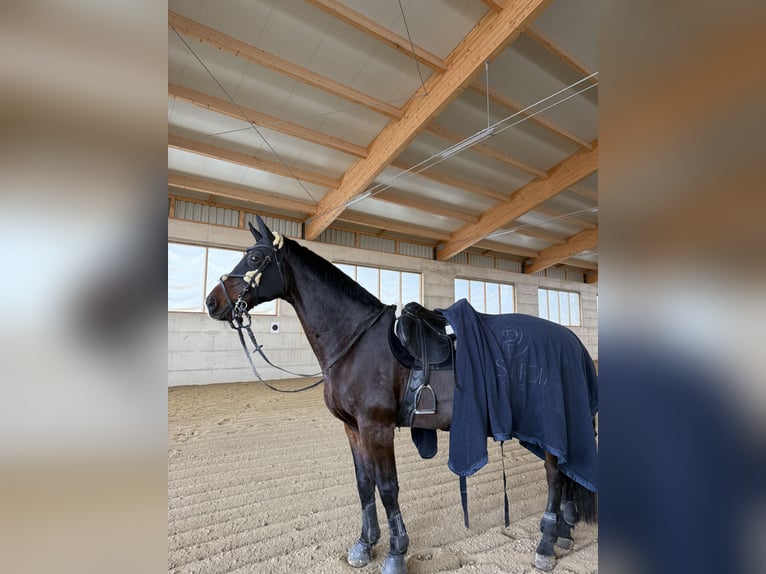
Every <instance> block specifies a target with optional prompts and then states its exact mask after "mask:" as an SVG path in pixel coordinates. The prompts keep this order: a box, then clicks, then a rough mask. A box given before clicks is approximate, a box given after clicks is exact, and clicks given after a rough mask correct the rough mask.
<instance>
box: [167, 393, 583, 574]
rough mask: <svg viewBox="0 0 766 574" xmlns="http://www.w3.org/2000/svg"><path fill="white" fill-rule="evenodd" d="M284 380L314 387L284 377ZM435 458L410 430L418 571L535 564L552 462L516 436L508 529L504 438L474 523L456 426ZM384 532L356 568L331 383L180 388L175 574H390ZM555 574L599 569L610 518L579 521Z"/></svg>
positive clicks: (172, 503) (404, 485) (173, 496)
mask: <svg viewBox="0 0 766 574" xmlns="http://www.w3.org/2000/svg"><path fill="white" fill-rule="evenodd" d="M277 384H278V385H279V386H281V387H283V388H290V387H293V388H295V387H297V386H299V385H300V384H301V383H295V382H292V381H287V382H278V383H277ZM439 441H440V442H439V454H438V455H437V456H436V457H435V458H433V459H431V460H423V459H421V458H420V457H419V456H418V454H417V451H416V450H415V447H414V446H413V445H412V442H411V440H410V436H409V430H408V429H402V430H400V431H397V434H396V453H397V459H396V460H397V468H398V471H399V486H400V497H399V502H400V506H401V511H402V516H403V517H404V520H405V523H406V525H407V530H408V533H409V535H410V540H411V542H410V549H409V552H408V554H407V565H408V570H409V573H410V574H431V573H436V572H452V571H458V570H459V571H460V572H461V573H482V574H484V573H486V574H494V573H527V572H529V573H532V572H538V571H537V570H535V569H534V567H533V565H532V560H533V558H534V550H535V546H536V543H537V541H538V536H539V528H538V525H539V521H540V517H541V515H542V512H543V509H544V506H545V500H546V486H545V472H544V470H543V463H542V461H541V460H539V459H538V458H536V457H535V456H534V455H532V454H531V453H529V452H527V451H526V450H525V449H524V448H522V447H521V446H520V445H519V444H518V443H517V442H516V441H512V442H510V443H507V444H506V445H505V464H506V469H507V473H508V495H509V499H510V505H511V506H510V513H511V525H510V527H509V528H505V527H504V526H503V492H502V488H503V482H502V467H501V459H500V447H499V444H497V443H494V442H493V441H491V440H490V441H489V442H490V444H489V457H490V462H489V464H488V465H487V466H486V467H484V468H483V469H482V470H480V471H479V472H478V473H476V474H475V475H473V476H472V477H469V479H468V497H469V511H470V519H471V528H470V529H466V528H464V527H463V519H462V511H461V508H460V495H459V489H458V479H457V476H455V475H454V474H452V473H451V472H450V471H449V470H448V468H447V452H448V446H449V435H448V434H447V433H439ZM378 515H379V516H380V517H381V530H382V535H381V542H380V543H379V544H378V545H377V546H376V548H375V554H374V560H373V562H372V563H371V564H370V565H368V566H366V567H365V568H362V569H355V568H351V567H350V566H349V565H348V564H346V561H345V556H346V552H347V550H348V548H349V547H350V546H351V545H352V544H353V543H354V542H355V541H356V539H357V537H358V535H359V531H360V526H361V514H360V505H359V499H358V496H357V493H356V483H355V479H354V470H353V461H352V459H351V451H350V449H349V446H348V442H347V440H346V435H345V433H344V432H343V425H342V423H341V422H340V421H338V420H336V419H335V418H333V416H332V415H331V414H330V413H329V411H328V410H327V409H326V408H325V406H324V401H323V399H322V387H321V386H320V387H319V388H317V389H312V390H311V391H307V392H305V393H299V394H280V393H275V392H273V391H269V390H267V389H265V388H263V387H262V386H261V385H259V384H257V383H238V384H222V385H210V386H189V387H173V388H170V389H169V390H168V571H169V572H173V573H192V572H194V573H197V572H199V573H224V572H238V573H245V572H247V573H257V574H271V573H274V574H278V573H285V574H286V573H290V574H294V573H316V574H334V573H338V574H341V573H344V574H353V573H355V572H358V573H359V574H367V573H376V572H380V567H381V565H382V563H383V559H384V557H385V553H386V551H387V549H388V529H387V525H386V522H385V511H384V509H383V505H382V503H381V502H380V499H378ZM557 553H558V555H559V560H558V561H557V564H556V568H555V569H554V571H553V572H554V573H558V574H565V573H577V574H589V573H593V572H597V571H598V528H597V527H594V526H591V525H584V524H583V525H579V526H578V527H577V529H576V531H575V547H574V549H573V550H571V551H569V552H566V551H562V550H559V549H557Z"/></svg>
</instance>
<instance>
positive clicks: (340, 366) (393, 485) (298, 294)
mask: <svg viewBox="0 0 766 574" xmlns="http://www.w3.org/2000/svg"><path fill="white" fill-rule="evenodd" d="M256 223H257V226H258V228H257V229H256V228H255V227H254V226H253V224H252V223H249V228H250V232H251V233H252V235H253V237H254V238H255V244H254V245H253V246H252V247H250V248H249V249H247V251H246V253H245V255H244V257H243V258H242V259H241V260H240V261H239V263H237V265H236V266H235V267H234V269H232V271H231V272H230V273H229V274H228V275H224V276H222V277H221V278H220V280H219V282H218V284H217V285H216V286H215V287H214V288H213V289H212V290H211V292H210V293H209V295H208V296H207V298H206V300H205V305H206V307H207V310H208V314H209V315H210V317H212V318H213V319H216V320H220V321H228V322H230V323H231V325H232V326H235V324H236V323H237V322H241V321H242V315H243V314H245V315H246V313H247V310H249V309H251V308H252V307H253V306H255V305H257V304H259V303H262V302H265V301H271V300H273V299H276V298H281V299H282V300H284V301H286V302H287V303H289V304H291V305H292V306H293V307H294V309H295V312H296V314H297V316H298V319H299V320H300V322H301V325H302V326H303V329H304V332H305V334H306V337H307V338H308V341H309V343H310V345H311V348H312V350H313V352H314V354H315V355H316V358H317V359H318V361H319V365H320V367H321V369H322V374H323V375H324V402H325V404H326V406H327V408H328V409H329V410H330V412H331V413H332V414H333V415H334V416H335V417H336V418H338V419H339V420H340V421H341V422H342V423H343V425H344V430H345V433H346V436H347V437H348V441H349V445H350V447H351V454H352V458H353V461H354V469H355V473H356V484H357V490H358V493H359V500H360V502H361V534H360V536H359V538H358V540H357V541H356V542H355V543H354V544H353V545H352V546H351V548H350V549H349V551H348V555H347V561H348V563H349V564H350V565H351V566H353V567H356V568H361V567H363V566H365V565H367V564H369V563H370V562H371V560H372V554H373V547H374V546H375V544H376V543H377V542H378V541H379V539H380V536H381V530H380V526H379V523H378V515H377V509H376V503H375V489H376V488H377V490H378V493H379V494H380V498H381V501H382V502H383V506H384V507H385V512H386V518H387V521H388V528H389V550H388V553H387V555H386V557H385V560H384V563H383V566H382V573H383V574H406V572H407V566H406V562H405V558H404V556H405V554H406V552H407V549H408V547H409V542H410V538H409V535H408V533H407V529H406V527H405V524H404V520H403V518H402V514H401V512H400V509H399V501H398V496H399V484H398V479H397V472H396V461H395V459H394V432H395V430H396V427H397V412H398V410H399V406H400V403H401V401H402V399H403V395H404V393H405V390H406V385H407V381H408V374H409V369H408V368H407V367H405V366H404V365H403V364H402V363H400V362H399V361H398V360H397V359H396V358H395V357H394V355H393V354H392V353H391V352H389V350H388V342H387V338H388V334H389V331H390V330H391V329H392V326H393V323H394V321H395V318H396V317H395V308H394V307H393V306H386V305H384V304H383V303H382V302H381V301H380V300H378V299H377V298H376V297H375V296H373V295H372V294H370V293H369V292H368V291H366V290H365V289H364V288H362V287H361V286H360V285H359V284H358V283H356V282H355V281H354V280H352V279H351V278H350V277H348V276H347V275H346V274H345V273H343V272H342V271H341V270H339V269H338V268H337V267H335V266H334V265H333V264H332V263H330V262H329V261H327V260H326V259H324V258H322V257H320V256H319V255H317V254H316V253H314V252H313V251H311V250H309V249H308V248H306V247H304V246H302V245H300V244H299V243H298V242H297V241H294V240H291V239H290V238H287V237H284V236H283V235H281V234H279V233H273V232H272V231H271V230H270V229H268V227H267V226H266V224H265V223H264V222H263V220H262V219H261V217H260V216H256ZM459 344H460V342H459V340H458V345H459ZM451 416H452V413H451V412H442V413H441V414H438V415H436V416H434V417H432V420H431V421H430V422H429V423H427V424H425V425H423V426H426V427H428V428H433V429H440V430H444V431H448V430H449V428H450V422H451ZM420 418H421V419H422V418H423V417H420ZM544 467H545V472H546V480H547V486H548V499H547V504H546V507H545V513H544V514H543V518H542V520H541V531H542V538H541V540H540V543H539V544H538V546H537V549H536V552H535V566H536V567H537V568H538V569H540V570H545V571H547V570H550V569H552V568H553V567H554V565H555V560H556V556H555V552H554V545H558V546H560V547H563V548H570V547H571V545H572V536H571V528H572V527H573V526H574V525H575V524H576V523H577V522H578V520H579V519H580V518H583V519H585V520H586V521H589V522H594V521H595V519H596V510H595V509H596V505H595V500H596V499H595V496H594V495H593V493H591V492H589V491H587V490H586V489H584V488H583V487H581V486H580V485H579V484H577V483H576V482H575V481H573V480H572V479H571V478H569V477H568V476H566V475H565V474H564V473H563V472H560V471H559V469H558V465H557V457H556V456H554V454H552V453H549V452H546V453H545V463H544Z"/></svg>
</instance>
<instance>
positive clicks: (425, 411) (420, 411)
mask: <svg viewBox="0 0 766 574" xmlns="http://www.w3.org/2000/svg"><path fill="white" fill-rule="evenodd" d="M423 389H428V390H429V392H430V393H431V405H432V406H431V407H424V408H420V396H421V394H422V392H423ZM415 414H416V415H434V414H436V393H434V390H433V389H432V388H431V386H430V385H421V386H420V387H418V390H417V391H415Z"/></svg>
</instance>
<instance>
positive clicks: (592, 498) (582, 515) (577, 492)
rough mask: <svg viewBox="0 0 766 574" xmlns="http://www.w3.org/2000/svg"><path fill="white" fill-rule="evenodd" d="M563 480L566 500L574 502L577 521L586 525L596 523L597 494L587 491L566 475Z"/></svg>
mask: <svg viewBox="0 0 766 574" xmlns="http://www.w3.org/2000/svg"><path fill="white" fill-rule="evenodd" d="M564 478H565V482H566V487H565V489H564V492H565V493H566V495H567V496H566V498H567V499H568V500H571V501H572V502H574V504H575V508H576V509H577V511H578V513H579V517H578V519H579V520H584V521H585V522H587V523H588V524H595V523H596V522H598V493H596V492H593V491H591V490H588V489H587V488H585V487H584V486H582V485H580V484H578V483H577V482H575V481H574V480H572V479H571V478H569V477H568V476H566V475H564Z"/></svg>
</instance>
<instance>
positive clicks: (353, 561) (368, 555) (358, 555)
mask: <svg viewBox="0 0 766 574" xmlns="http://www.w3.org/2000/svg"><path fill="white" fill-rule="evenodd" d="M346 561H347V562H348V563H349V564H350V565H351V566H353V567H354V568H361V567H362V566H367V565H368V564H369V563H370V562H371V561H372V544H367V543H366V542H362V541H361V540H359V541H358V542H357V543H356V544H354V545H353V546H352V547H351V549H350V550H349V551H348V557H347V558H346Z"/></svg>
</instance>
